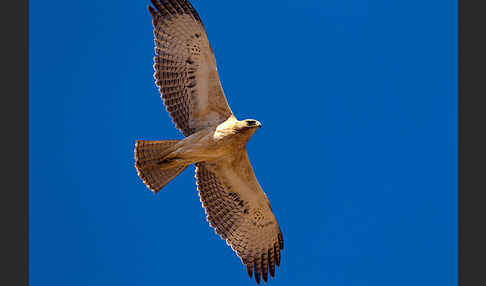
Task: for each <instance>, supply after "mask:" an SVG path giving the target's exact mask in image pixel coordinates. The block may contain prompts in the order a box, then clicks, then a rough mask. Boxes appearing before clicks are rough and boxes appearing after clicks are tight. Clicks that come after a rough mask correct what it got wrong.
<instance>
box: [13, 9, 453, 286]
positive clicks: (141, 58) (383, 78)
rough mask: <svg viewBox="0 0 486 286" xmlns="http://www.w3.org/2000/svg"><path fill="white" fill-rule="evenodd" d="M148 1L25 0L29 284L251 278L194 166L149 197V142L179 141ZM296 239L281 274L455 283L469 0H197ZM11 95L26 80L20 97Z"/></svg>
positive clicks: (286, 280)
mask: <svg viewBox="0 0 486 286" xmlns="http://www.w3.org/2000/svg"><path fill="white" fill-rule="evenodd" d="M148 3H149V1H114V0H105V1H94V0H86V1H59V0H53V1H40V0H32V1H30V13H31V14H30V19H31V21H30V46H31V51H30V56H31V57H30V143H31V145H30V179H31V180H30V239H31V240H30V267H31V268H30V273H31V277H30V278H31V285H33V286H40V285H49V286H57V285H59V286H60V285H62V286H65V285H83V286H84V285H93V286H94V285H103V286H106V285H117V286H118V285H120V286H124V285H130V286H133V285H147V286H148V285H181V284H182V285H193V284H194V283H199V284H202V285H254V284H255V282H254V281H251V280H249V279H248V277H247V274H246V270H245V268H244V267H243V266H242V265H241V264H240V261H239V259H238V258H237V257H236V255H234V254H233V252H232V250H231V249H230V247H229V246H227V245H226V244H225V242H223V241H222V240H220V238H219V237H218V236H217V235H216V234H215V233H214V231H213V230H212V229H211V228H210V227H209V225H208V224H207V223H206V220H205V214H204V210H203V209H202V207H201V204H200V202H199V197H198V195H197V191H196V185H195V179H194V168H192V167H190V168H188V169H187V170H186V171H185V172H184V173H183V174H181V175H180V176H179V177H178V178H176V180H174V181H173V182H172V183H170V184H169V185H168V186H167V187H166V188H165V189H164V190H163V191H162V192H161V193H160V194H158V195H157V196H154V195H152V194H151V193H150V191H149V190H148V189H147V188H146V187H145V186H144V185H143V184H142V183H141V181H140V180H139V179H138V177H137V173H136V171H135V168H134V161H133V149H134V143H135V140H137V139H148V140H150V139H154V140H157V139H159V140H160V139H180V138H181V137H182V136H181V135H180V134H179V133H178V131H177V130H176V129H175V128H174V127H173V125H172V123H171V120H170V118H169V116H168V114H167V112H166V111H165V109H164V108H163V106H162V102H161V100H160V98H159V94H158V91H157V90H156V88H155V84H154V81H153V78H152V74H153V69H152V57H153V38H152V24H151V18H150V15H149V13H148V11H147V7H146V6H147V4H148ZM192 3H193V5H194V6H195V7H196V9H197V10H198V11H199V14H200V15H201V17H202V19H203V21H204V23H205V26H206V29H207V31H208V35H209V39H210V41H211V45H212V46H213V49H214V51H215V54H216V59H217V61H218V69H219V73H220V77H221V80H222V84H223V88H224V90H225V92H226V96H227V98H228V101H229V103H230V105H231V108H232V110H233V111H234V112H235V114H236V116H237V117H238V118H239V119H245V118H255V119H258V120H259V121H261V122H262V124H263V128H262V129H260V130H258V132H257V133H256V134H255V135H254V137H253V138H252V139H251V141H250V142H249V144H248V151H249V156H250V159H251V161H252V164H253V167H254V169H255V172H256V175H257V177H258V179H259V181H260V183H261V185H262V187H263V189H264V190H265V192H266V193H267V195H268V197H269V199H270V201H271V203H272V207H273V209H274V212H275V214H276V217H277V219H278V220H279V223H280V226H281V228H282V231H283V234H284V238H285V242H286V244H285V249H284V250H283V253H282V255H283V256H282V264H281V266H280V268H279V269H278V270H277V273H276V278H275V279H273V280H272V281H271V284H273V285H309V286H310V285H346V286H347V285H353V286H364V285H370V286H381V285H383V286H388V285H443V286H447V285H456V280H457V279H456V278H457V274H456V269H457V263H456V252H457V247H456V244H457V243H456V242H457V239H456V236H457V232H456V225H457V219H456V212H457V192H456V185H457V179H456V174H457V168H456V163H457V159H456V158H457V152H456V149H457V144H456V142H457V123H456V118H457V111H456V110H457V103H456V102H457V100H456V98H457V97H456V95H457V81H456V78H457V77H456V70H457V60H456V52H457V40H456V38H457V37H456V35H457V27H456V22H457V8H456V7H457V3H456V1H452V0H440V1H439V0H435V1H432V0H425V1H424V0H421V1H418V0H412V1H389V0H382V1H374V0H369V1H366V0H327V1H322V0H310V1H261V0H249V1H201V0H199V1H196V0H194V1H192ZM13 96H15V95H13Z"/></svg>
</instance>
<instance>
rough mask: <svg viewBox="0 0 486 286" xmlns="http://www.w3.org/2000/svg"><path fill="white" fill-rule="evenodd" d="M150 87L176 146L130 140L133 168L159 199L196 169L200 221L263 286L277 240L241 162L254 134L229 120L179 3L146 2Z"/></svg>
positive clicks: (186, 6)
mask: <svg viewBox="0 0 486 286" xmlns="http://www.w3.org/2000/svg"><path fill="white" fill-rule="evenodd" d="M151 2H152V5H153V6H149V7H148V10H149V12H150V14H151V15H152V19H153V22H152V23H153V28H154V43H155V57H154V70H155V73H154V79H155V83H156V85H157V87H158V89H159V92H160V94H161V97H162V100H163V102H164V105H165V107H166V109H167V111H168V112H169V114H170V116H171V117H172V120H173V122H174V123H175V126H176V127H177V128H178V129H179V130H180V131H181V132H182V134H183V135H184V136H185V138H184V139H183V140H163V141H147V140H137V142H136V145H135V167H136V169H137V173H138V175H139V177H140V178H141V179H142V180H143V182H144V183H145V185H146V186H147V187H148V188H149V189H150V190H151V191H152V192H153V193H157V192H159V191H160V190H161V189H162V188H163V187H164V186H165V185H166V184H167V183H169V182H170V181H171V180H172V179H174V178H175V177H177V175H179V174H180V173H181V172H182V171H183V170H184V169H186V168H187V167H188V166H189V165H191V164H195V165H196V179H197V189H198V192H199V197H200V200H201V203H202V206H203V207H204V209H205V211H206V214H207V220H208V222H209V224H210V226H211V227H213V228H214V229H215V232H216V233H217V234H218V235H219V236H220V237H221V238H222V239H223V240H225V241H226V243H227V244H228V245H230V246H231V248H232V249H233V250H234V251H235V252H236V254H237V255H238V257H239V258H240V259H241V262H242V263H243V264H244V265H245V266H246V268H247V271H248V275H249V277H250V278H251V277H252V275H254V277H255V280H256V282H257V283H258V284H259V283H260V279H263V280H264V281H265V282H267V281H268V274H269V273H270V275H271V276H272V277H275V266H279V265H280V251H281V250H282V249H283V236H282V232H281V230H280V227H279V225H278V223H277V220H276V218H275V215H274V214H273V212H272V208H271V206H270V202H269V200H268V198H267V196H266V194H265V193H264V192H263V190H262V188H261V186H260V184H259V183H258V180H257V178H256V177H255V174H254V172H253V169H252V166H251V163H250V161H249V159H248V154H247V151H246V144H247V142H248V140H249V139H250V137H251V136H252V135H253V133H254V132H255V131H256V130H257V129H258V128H260V127H261V124H260V122H258V121H257V120H254V119H247V120H243V121H239V120H237V119H236V117H235V116H234V115H233V112H232V111H231V109H230V107H229V106H228V102H227V101H226V98H225V95H224V93H223V88H222V86H221V83H220V80H219V76H218V71H217V68H216V60H215V58H214V53H213V51H212V49H211V46H210V45H209V41H208V37H207V34H206V32H205V29H204V26H203V24H202V21H201V18H200V17H199V15H198V13H197V12H196V11H195V9H194V8H193V6H192V5H191V4H190V3H189V1H186V0H165V1H163V0H151Z"/></svg>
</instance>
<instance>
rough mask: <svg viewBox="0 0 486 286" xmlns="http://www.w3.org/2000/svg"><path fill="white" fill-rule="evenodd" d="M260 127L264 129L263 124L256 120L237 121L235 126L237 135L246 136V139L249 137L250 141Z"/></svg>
mask: <svg viewBox="0 0 486 286" xmlns="http://www.w3.org/2000/svg"><path fill="white" fill-rule="evenodd" d="M260 127H262V124H261V123H260V122H259V121H257V120H255V119H246V120H242V121H237V122H235V125H234V128H235V130H236V131H237V133H238V134H241V135H243V134H245V136H244V137H247V139H250V137H251V135H253V133H255V131H256V130H257V129H258V128H260Z"/></svg>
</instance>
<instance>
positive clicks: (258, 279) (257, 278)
mask: <svg viewBox="0 0 486 286" xmlns="http://www.w3.org/2000/svg"><path fill="white" fill-rule="evenodd" d="M255 281H256V283H257V284H260V273H255Z"/></svg>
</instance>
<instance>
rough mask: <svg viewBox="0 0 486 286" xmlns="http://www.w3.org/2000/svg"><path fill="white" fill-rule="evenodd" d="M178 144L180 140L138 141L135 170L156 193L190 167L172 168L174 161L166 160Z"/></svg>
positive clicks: (185, 165) (178, 166) (179, 166)
mask: <svg viewBox="0 0 486 286" xmlns="http://www.w3.org/2000/svg"><path fill="white" fill-rule="evenodd" d="M178 142H179V140H164V141H146V140H137V143H136V144H135V168H136V169H137V173H138V176H139V177H140V178H141V179H142V181H143V182H144V183H145V185H146V186H147V187H148V188H149V189H150V190H151V191H152V192H154V193H157V192H159V191H160V190H161V189H162V188H163V187H164V186H165V185H167V184H168V183H169V182H170V181H172V179H174V178H175V177H177V175H179V174H180V173H181V172H182V171H184V169H185V168H187V166H188V165H187V164H184V165H176V166H173V167H170V165H172V164H173V161H168V160H164V158H165V157H166V156H167V155H168V154H170V153H171V152H172V151H173V150H172V147H173V146H174V145H175V144H177V143H178Z"/></svg>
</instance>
